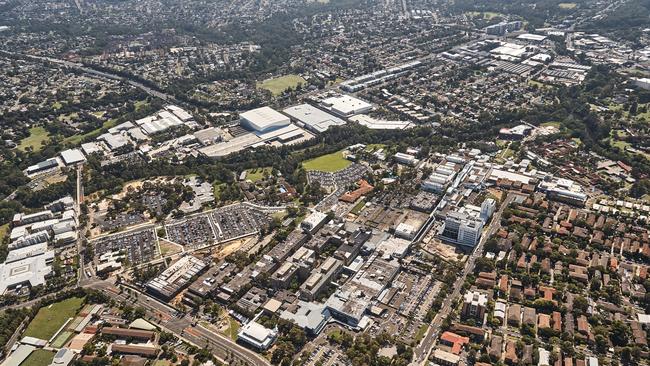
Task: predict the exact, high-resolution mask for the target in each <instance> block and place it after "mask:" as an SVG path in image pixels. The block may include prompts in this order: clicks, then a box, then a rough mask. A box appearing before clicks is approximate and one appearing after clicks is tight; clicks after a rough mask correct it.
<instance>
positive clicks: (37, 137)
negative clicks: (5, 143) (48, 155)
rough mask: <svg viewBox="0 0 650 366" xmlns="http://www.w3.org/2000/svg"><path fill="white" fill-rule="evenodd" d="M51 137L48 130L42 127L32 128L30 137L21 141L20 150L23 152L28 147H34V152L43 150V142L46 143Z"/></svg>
mask: <svg viewBox="0 0 650 366" xmlns="http://www.w3.org/2000/svg"><path fill="white" fill-rule="evenodd" d="M49 137H50V134H49V133H48V132H47V130H46V129H45V128H43V127H41V126H38V127H32V128H30V129H29V136H27V137H25V138H24V139H22V140H20V144H18V148H19V149H20V150H22V151H25V150H27V148H28V147H30V146H31V147H32V149H33V150H34V151H40V150H41V149H42V148H43V145H42V143H43V141H46V140H47V139H48V138H49Z"/></svg>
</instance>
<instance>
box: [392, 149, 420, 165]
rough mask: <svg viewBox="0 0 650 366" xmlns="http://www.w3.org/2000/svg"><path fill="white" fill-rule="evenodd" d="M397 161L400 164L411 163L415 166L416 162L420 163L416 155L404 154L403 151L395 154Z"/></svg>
mask: <svg viewBox="0 0 650 366" xmlns="http://www.w3.org/2000/svg"><path fill="white" fill-rule="evenodd" d="M395 161H396V162H398V163H400V164H404V165H409V166H414V165H415V164H417V163H418V159H416V158H415V156H413V155H411V154H404V153H401V152H398V153H396V154H395Z"/></svg>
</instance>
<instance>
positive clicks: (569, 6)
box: [558, 3, 578, 9]
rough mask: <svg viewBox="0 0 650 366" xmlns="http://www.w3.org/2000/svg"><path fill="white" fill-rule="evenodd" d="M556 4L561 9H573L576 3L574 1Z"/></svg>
mask: <svg viewBox="0 0 650 366" xmlns="http://www.w3.org/2000/svg"><path fill="white" fill-rule="evenodd" d="M558 6H559V7H560V8H562V9H575V7H576V6H578V4H576V3H559V4H558Z"/></svg>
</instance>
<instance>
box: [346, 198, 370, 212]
mask: <svg viewBox="0 0 650 366" xmlns="http://www.w3.org/2000/svg"><path fill="white" fill-rule="evenodd" d="M365 205H366V201H365V200H363V199H362V200H361V201H359V203H357V204H356V205H354V207H352V210H350V213H352V214H355V215H358V214H359V212H361V210H363V208H364V206H365Z"/></svg>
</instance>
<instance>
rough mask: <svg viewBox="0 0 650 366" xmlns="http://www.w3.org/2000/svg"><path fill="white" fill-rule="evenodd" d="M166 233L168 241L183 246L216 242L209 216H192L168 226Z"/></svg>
mask: <svg viewBox="0 0 650 366" xmlns="http://www.w3.org/2000/svg"><path fill="white" fill-rule="evenodd" d="M165 231H166V232H167V239H169V240H170V241H172V242H174V243H177V244H181V245H189V246H202V245H205V244H210V243H212V242H214V241H215V240H216V236H215V233H214V230H213V229H212V224H211V223H210V218H209V215H207V214H201V215H196V216H192V217H190V218H187V219H184V220H182V221H176V222H174V223H173V224H169V225H166V226H165Z"/></svg>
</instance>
